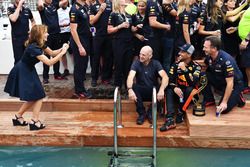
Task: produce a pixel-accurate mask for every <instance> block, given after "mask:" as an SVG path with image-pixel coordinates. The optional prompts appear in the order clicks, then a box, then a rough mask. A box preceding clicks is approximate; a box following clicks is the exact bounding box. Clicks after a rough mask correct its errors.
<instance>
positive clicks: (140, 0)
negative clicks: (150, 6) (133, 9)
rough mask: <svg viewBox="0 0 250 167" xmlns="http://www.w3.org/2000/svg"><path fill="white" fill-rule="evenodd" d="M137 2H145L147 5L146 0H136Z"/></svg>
mask: <svg viewBox="0 0 250 167" xmlns="http://www.w3.org/2000/svg"><path fill="white" fill-rule="evenodd" d="M139 2H143V3H145V4H146V5H147V0H138V2H137V4H138V3H139Z"/></svg>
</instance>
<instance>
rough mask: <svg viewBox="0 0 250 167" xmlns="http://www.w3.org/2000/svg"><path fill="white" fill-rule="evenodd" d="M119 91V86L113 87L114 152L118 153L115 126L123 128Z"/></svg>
mask: <svg viewBox="0 0 250 167" xmlns="http://www.w3.org/2000/svg"><path fill="white" fill-rule="evenodd" d="M117 108H118V125H117ZM121 108H122V106H121V93H120V90H119V87H116V88H115V92H114V153H115V155H117V154H118V147H117V128H123V125H122V111H121Z"/></svg>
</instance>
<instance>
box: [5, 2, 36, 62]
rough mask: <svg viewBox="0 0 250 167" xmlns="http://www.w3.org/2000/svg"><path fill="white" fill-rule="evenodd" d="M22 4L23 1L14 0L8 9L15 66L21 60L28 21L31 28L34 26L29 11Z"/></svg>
mask: <svg viewBox="0 0 250 167" xmlns="http://www.w3.org/2000/svg"><path fill="white" fill-rule="evenodd" d="M24 2H25V0H15V2H14V4H12V5H11V6H10V7H8V16H9V19H10V24H11V36H12V46H13V53H14V59H15V62H14V63H15V64H16V63H17V62H18V61H19V60H20V59H21V57H22V55H23V52H24V49H25V47H24V42H25V41H26V40H27V39H28V35H29V20H30V21H31V24H32V26H33V25H34V24H35V20H34V18H33V15H32V13H31V10H30V9H29V8H28V7H24V6H23V4H24Z"/></svg>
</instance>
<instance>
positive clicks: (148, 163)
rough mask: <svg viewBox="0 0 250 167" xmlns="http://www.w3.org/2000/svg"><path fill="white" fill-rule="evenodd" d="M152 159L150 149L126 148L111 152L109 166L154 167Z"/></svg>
mask: <svg viewBox="0 0 250 167" xmlns="http://www.w3.org/2000/svg"><path fill="white" fill-rule="evenodd" d="M150 153H151V154H150ZM109 154H110V153H109ZM153 160H154V157H153V155H152V151H148V150H147V151H142V150H136V151H135V150H128V151H125V152H124V151H123V152H119V153H118V155H117V156H115V155H114V154H112V156H111V160H110V164H109V167H154V165H153Z"/></svg>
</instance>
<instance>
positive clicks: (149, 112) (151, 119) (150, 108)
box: [147, 105, 153, 124]
mask: <svg viewBox="0 0 250 167" xmlns="http://www.w3.org/2000/svg"><path fill="white" fill-rule="evenodd" d="M147 119H148V122H149V123H150V124H152V122H153V117H152V106H151V105H150V106H149V108H148V111H147Z"/></svg>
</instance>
